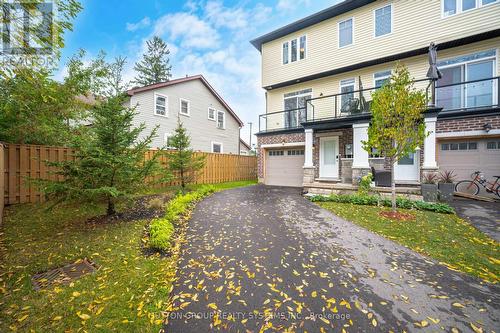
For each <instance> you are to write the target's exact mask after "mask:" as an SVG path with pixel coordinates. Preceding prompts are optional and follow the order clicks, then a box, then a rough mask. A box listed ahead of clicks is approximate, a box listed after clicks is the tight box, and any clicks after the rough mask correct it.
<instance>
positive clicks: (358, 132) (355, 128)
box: [352, 123, 370, 169]
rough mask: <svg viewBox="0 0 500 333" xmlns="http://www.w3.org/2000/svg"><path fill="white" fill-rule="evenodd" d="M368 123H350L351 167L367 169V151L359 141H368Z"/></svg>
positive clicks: (368, 165)
mask: <svg viewBox="0 0 500 333" xmlns="http://www.w3.org/2000/svg"><path fill="white" fill-rule="evenodd" d="M369 125H370V124H369V123H362V124H353V125H352V145H353V155H354V156H353V161H352V168H353V169H369V168H370V164H369V163H368V152H367V151H366V150H364V149H363V144H362V143H361V141H368V126H369Z"/></svg>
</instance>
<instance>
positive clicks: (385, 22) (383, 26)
mask: <svg viewBox="0 0 500 333" xmlns="http://www.w3.org/2000/svg"><path fill="white" fill-rule="evenodd" d="M374 15H375V37H380V36H383V35H387V34H390V33H391V32H392V5H387V6H385V7H382V8H379V9H375V11H374Z"/></svg>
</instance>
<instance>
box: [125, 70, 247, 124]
mask: <svg viewBox="0 0 500 333" xmlns="http://www.w3.org/2000/svg"><path fill="white" fill-rule="evenodd" d="M193 80H200V81H201V82H202V83H203V84H204V85H205V87H207V88H208V90H210V92H211V93H212V95H214V96H215V98H216V99H217V100H218V101H219V102H220V103H221V104H222V105H223V106H224V107H225V108H226V109H227V110H228V111H229V113H230V114H231V115H232V116H233V117H234V119H236V121H237V122H238V124H239V125H240V127H243V121H241V119H240V118H239V117H238V116H237V115H236V112H234V111H233V109H231V107H230V106H229V105H228V104H227V103H226V101H225V100H224V99H223V98H222V97H221V96H220V95H219V94H218V93H217V91H215V89H214V88H213V87H212V86H211V85H210V83H208V81H207V79H205V77H203V75H201V74H200V75H193V76H186V77H183V78H180V79H175V80H170V81H167V82H160V83H155V84H150V85H148V86H144V87H139V88H132V89H130V90H128V91H127V94H128V95H129V96H132V95H135V94H138V93H141V92H144V91H149V90H154V89H158V88H163V87H168V86H173V85H176V84H179V83H183V82H189V81H193Z"/></svg>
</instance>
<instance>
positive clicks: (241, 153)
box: [240, 150, 248, 155]
mask: <svg viewBox="0 0 500 333" xmlns="http://www.w3.org/2000/svg"><path fill="white" fill-rule="evenodd" d="M240 155H248V152H247V151H246V150H240Z"/></svg>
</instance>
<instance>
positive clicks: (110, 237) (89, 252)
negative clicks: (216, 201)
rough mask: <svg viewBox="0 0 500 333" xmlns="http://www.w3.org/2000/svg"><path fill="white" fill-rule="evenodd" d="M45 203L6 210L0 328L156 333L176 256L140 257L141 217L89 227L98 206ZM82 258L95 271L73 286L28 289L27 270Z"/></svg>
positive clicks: (102, 208) (0, 236) (143, 223)
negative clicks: (93, 263) (87, 261)
mask: <svg viewBox="0 0 500 333" xmlns="http://www.w3.org/2000/svg"><path fill="white" fill-rule="evenodd" d="M252 183H254V182H234V183H232V184H220V185H219V184H218V185H216V188H218V189H222V188H230V187H235V186H244V185H250V184H252ZM166 191H172V189H163V190H162V192H166ZM48 206H49V204H23V205H16V206H12V207H8V208H7V210H6V214H7V215H6V218H5V220H4V224H3V226H2V227H1V228H2V233H1V234H0V240H1V242H2V249H1V253H0V265H1V266H0V332H11V331H15V330H17V331H19V332H30V331H33V332H77V331H81V332H83V331H87V332H110V331H117V332H158V330H159V329H160V327H161V323H162V320H163V317H162V315H161V313H162V311H164V310H165V306H166V305H165V303H166V301H167V299H168V295H169V291H170V287H171V283H172V280H173V278H174V275H175V268H176V267H175V266H176V261H177V256H178V255H177V253H175V252H174V253H172V256H171V257H160V256H159V255H152V256H146V255H144V253H143V251H142V248H141V242H142V237H143V235H144V228H145V227H146V225H147V224H148V223H149V221H147V220H143V221H131V222H117V223H109V224H102V225H90V224H88V223H86V222H85V221H86V220H87V219H88V218H90V217H94V216H97V215H102V214H104V213H105V210H106V209H105V206H104V205H95V204H78V205H77V204H62V205H60V206H56V207H55V208H54V209H53V210H51V211H49V210H47V207H48ZM85 257H86V258H89V259H91V260H93V261H94V262H96V263H97V264H98V265H100V269H99V270H98V271H97V272H95V273H93V274H89V275H86V276H84V277H82V278H80V279H78V280H75V281H74V282H73V284H71V285H58V286H56V287H53V288H50V289H47V290H44V291H35V290H33V287H32V285H31V276H32V275H33V274H35V273H38V272H42V271H46V270H48V269H52V268H56V267H59V266H62V265H66V264H68V263H73V262H75V261H76V260H77V259H80V258H85ZM87 316H88V317H87Z"/></svg>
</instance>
